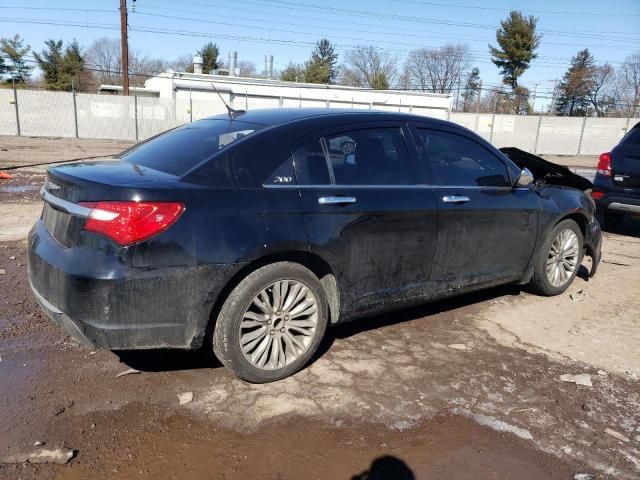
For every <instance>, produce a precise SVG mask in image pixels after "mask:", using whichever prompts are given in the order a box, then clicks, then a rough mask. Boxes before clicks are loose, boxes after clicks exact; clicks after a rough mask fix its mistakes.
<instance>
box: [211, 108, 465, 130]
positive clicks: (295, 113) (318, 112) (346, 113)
mask: <svg viewBox="0 0 640 480" xmlns="http://www.w3.org/2000/svg"><path fill="white" fill-rule="evenodd" d="M332 116H335V117H339V118H340V120H346V119H353V121H374V120H399V121H410V120H417V121H421V122H429V123H434V124H440V125H442V126H445V125H446V126H452V125H455V124H452V123H450V122H447V121H444V120H439V119H436V118H432V117H425V116H422V115H412V114H408V113H398V112H386V111H382V110H357V109H356V110H353V109H349V108H265V109H256V110H248V111H246V112H244V113H241V114H240V115H236V116H235V117H234V119H235V120H238V121H242V122H248V123H255V124H260V125H265V126H276V125H281V124H284V123H290V122H296V121H303V120H306V119H312V118H318V117H325V118H328V117H332ZM345 117H346V118H345ZM349 117H350V118H349ZM228 118H229V116H228V115H226V114H222V115H216V116H213V117H208V118H207V120H214V119H215V120H223V119H228Z"/></svg>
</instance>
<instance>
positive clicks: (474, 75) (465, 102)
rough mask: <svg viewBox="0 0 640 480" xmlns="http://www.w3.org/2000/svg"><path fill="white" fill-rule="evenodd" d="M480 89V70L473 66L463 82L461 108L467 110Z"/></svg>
mask: <svg viewBox="0 0 640 480" xmlns="http://www.w3.org/2000/svg"><path fill="white" fill-rule="evenodd" d="M479 91H480V70H479V69H478V67H473V68H472V69H471V72H469V75H468V76H467V81H466V82H465V84H464V89H463V90H462V95H461V96H462V110H463V111H465V112H466V111H467V108H469V107H470V106H471V105H472V104H473V102H474V101H475V100H476V96H477V95H478V93H479Z"/></svg>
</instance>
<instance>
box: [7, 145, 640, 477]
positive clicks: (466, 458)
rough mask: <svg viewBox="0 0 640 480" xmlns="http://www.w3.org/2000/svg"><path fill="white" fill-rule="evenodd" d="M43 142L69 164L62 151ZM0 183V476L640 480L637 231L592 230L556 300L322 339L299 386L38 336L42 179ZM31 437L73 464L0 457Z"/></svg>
mask: <svg viewBox="0 0 640 480" xmlns="http://www.w3.org/2000/svg"><path fill="white" fill-rule="evenodd" d="M4 138H6V137H4ZM4 138H3V137H0V147H2V145H1V144H2V142H3V141H4ZM27 143H28V141H27ZM98 143H100V142H98ZM14 145H17V146H19V145H18V144H14ZM10 148H13V147H10ZM10 148H7V150H8V151H9V150H10ZM43 148H47V149H49V151H50V152H52V153H51V157H52V158H56V159H57V160H59V159H64V158H75V157H71V155H74V154H75V146H74V145H73V142H71V141H69V140H64V141H61V143H57V141H55V140H49V141H48V143H46V146H45V147H43ZM82 148H83V149H85V151H86V152H87V153H88V154H91V155H93V154H96V152H99V151H101V149H102V148H103V145H98V146H95V147H93V146H91V144H90V142H83V145H82ZM0 149H1V148H0ZM12 151H19V152H21V153H18V154H15V155H14V156H15V157H19V158H17V160H18V161H19V162H21V164H30V163H37V162H35V161H33V160H35V159H36V157H30V156H29V155H30V154H29V153H28V152H27V151H26V150H24V149H23V150H12ZM3 153H4V154H6V153H7V152H3ZM65 155H66V157H65ZM0 158H1V159H2V161H5V162H6V161H9V160H11V159H10V158H8V157H0ZM14 160H16V159H14ZM0 165H1V164H0ZM0 170H1V168H0ZM13 173H15V174H16V177H15V178H14V179H13V180H9V181H0V182H1V183H0V213H2V215H0V269H1V270H4V272H5V273H4V274H0V408H1V409H2V415H0V478H11V479H13V478H15V479H17V478H21V479H28V478H63V479H80V478H132V477H137V478H185V477H190V478H215V479H218V478H219V479H231V478H257V479H288V478H318V479H321V478H344V479H350V478H355V479H379V478H384V479H386V478H393V479H405V478H406V479H410V478H456V479H458V478H459V479H467V478H468V479H472V478H473V479H504V478H514V479H515V478H517V479H539V478H545V479H546V478H558V479H571V478H573V476H574V475H575V474H580V473H585V474H592V475H594V476H595V477H594V478H628V479H632V478H638V477H640V354H639V353H638V346H639V345H640V318H639V317H638V315H637V312H638V311H639V310H640V309H639V307H640V299H639V298H638V296H637V292H638V291H639V289H640V220H630V221H628V222H627V223H626V224H624V225H623V226H622V227H621V229H620V230H619V231H617V232H616V233H606V234H605V242H604V260H603V263H602V264H601V265H600V271H599V273H598V275H597V276H596V277H595V278H593V279H591V280H589V281H587V280H586V279H585V278H584V276H583V277H581V278H578V279H576V281H575V282H574V285H573V286H572V287H571V288H570V290H569V291H568V292H567V293H566V294H564V295H561V296H559V297H554V298H540V297H535V296H533V295H530V294H528V293H525V292H524V291H522V290H520V289H518V288H515V287H502V288H497V289H493V290H490V291H486V292H482V293H478V294H473V295H467V296H464V297H460V298H457V299H453V300H448V301H444V302H438V303H435V304H431V305H427V306H424V307H421V308H417V309H412V310H405V311H401V312H397V313H393V314H388V315H384V316H379V317H374V318H369V319H363V320H360V321H359V322H355V323H352V324H348V325H345V326H341V327H337V328H334V329H331V330H330V332H329V334H328V336H327V338H326V340H325V342H324V343H323V345H322V347H321V349H320V352H319V353H318V355H317V356H316V358H315V360H314V362H313V363H312V364H311V365H310V366H309V367H308V368H306V369H305V370H303V371H302V372H300V373H299V374H297V375H295V376H294V377H292V378H289V379H286V380H284V381H281V382H277V383H274V384H269V385H250V384H247V383H244V382H242V381H241V380H238V379H237V378H235V377H234V376H233V375H232V374H231V373H230V372H228V371H227V370H225V369H224V368H222V367H220V365H219V364H218V363H217V361H215V360H214V359H213V357H212V355H211V354H210V352H209V351H208V350H206V349H205V350H203V351H201V352H180V351H149V352H128V353H127V352H117V353H113V352H107V351H92V350H90V349H87V348H84V347H82V346H79V345H78V344H76V343H75V342H73V341H72V340H70V339H69V338H68V337H67V336H66V335H65V334H64V332H63V331H62V330H60V329H59V328H58V327H56V326H55V325H54V324H52V323H51V322H50V321H49V320H48V319H47V318H46V317H45V316H44V314H43V313H41V312H40V310H39V308H38V307H37V305H36V303H35V301H34V300H33V298H32V297H31V294H30V291H29V287H28V280H27V277H26V267H25V263H26V261H25V241H24V236H25V234H26V231H28V228H29V226H30V224H31V223H32V222H33V219H34V218H35V217H37V215H38V213H39V208H40V207H39V205H38V203H37V190H38V189H39V186H40V185H41V183H42V179H43V170H42V168H40V167H32V168H28V169H20V170H17V171H15V170H14V171H13ZM7 187H11V188H7ZM25 187H28V188H25ZM31 187H33V188H31ZM1 270H0V272H1ZM129 368H135V369H137V370H139V371H140V373H137V374H131V375H126V376H122V377H116V375H117V374H118V373H120V372H123V371H125V370H127V369H129ZM565 374H574V375H575V374H584V375H588V377H587V379H588V380H589V381H588V382H586V383H590V384H591V386H588V385H577V384H575V383H571V382H565V381H562V380H561V376H562V375H565ZM183 392H193V402H191V403H188V404H186V405H183V406H180V405H179V403H178V396H177V395H178V394H180V393H183ZM34 442H44V443H45V445H44V447H67V448H70V449H73V450H74V451H75V456H74V458H73V459H72V460H71V461H70V462H69V463H68V464H66V465H55V464H31V463H6V462H5V463H2V460H5V461H6V460H13V461H16V460H18V461H19V460H21V458H20V457H23V456H24V455H25V454H28V453H29V452H32V451H35V450H37V448H41V447H34ZM578 478H580V477H578ZM584 478H586V477H584Z"/></svg>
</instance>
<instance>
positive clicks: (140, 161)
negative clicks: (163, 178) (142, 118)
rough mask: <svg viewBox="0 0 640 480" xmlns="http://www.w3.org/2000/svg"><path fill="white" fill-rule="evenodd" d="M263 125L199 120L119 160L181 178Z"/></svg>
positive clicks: (168, 133)
mask: <svg viewBox="0 0 640 480" xmlns="http://www.w3.org/2000/svg"><path fill="white" fill-rule="evenodd" d="M262 128H264V126H263V125H257V124H255V123H247V122H240V121H236V120H234V121H229V120H200V121H198V122H194V123H189V124H187V125H183V126H181V127H178V128H176V129H174V130H171V131H170V132H167V133H165V134H163V135H160V136H159V137H156V138H154V139H153V140H149V141H148V142H145V143H143V144H141V145H140V146H138V147H136V148H134V149H133V150H131V151H130V152H129V153H125V154H124V155H123V156H122V160H125V161H127V162H131V163H135V164H136V165H142V166H144V167H148V168H153V169H154V170H159V171H161V172H166V173H170V174H172V175H176V176H181V175H184V174H185V173H187V172H188V171H189V170H191V169H192V168H193V167H195V166H196V165H198V164H199V163H201V162H203V161H204V160H206V159H208V158H210V157H212V156H213V155H214V154H215V153H216V152H218V151H220V150H221V149H223V148H224V147H226V146H228V145H230V144H232V143H233V142H235V141H236V140H240V139H241V138H242V137H246V136H247V135H251V134H252V133H253V132H255V131H257V130H260V129H262Z"/></svg>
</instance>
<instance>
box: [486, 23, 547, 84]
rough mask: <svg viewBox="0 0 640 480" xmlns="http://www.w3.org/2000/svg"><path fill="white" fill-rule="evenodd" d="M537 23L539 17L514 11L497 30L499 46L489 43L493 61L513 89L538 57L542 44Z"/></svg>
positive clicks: (504, 80) (505, 81)
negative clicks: (537, 33) (537, 31)
mask: <svg viewBox="0 0 640 480" xmlns="http://www.w3.org/2000/svg"><path fill="white" fill-rule="evenodd" d="M537 23H538V19H537V18H535V17H533V16H529V17H525V16H524V15H522V13H521V12H517V11H512V12H511V13H510V14H509V17H508V18H507V19H506V20H502V21H501V22H500V28H499V29H498V30H497V31H496V40H497V42H498V47H499V48H496V47H492V46H491V45H489V51H490V53H491V57H492V58H491V61H492V62H493V63H494V64H495V65H496V66H497V67H498V68H500V74H501V75H502V76H503V82H504V83H505V84H507V85H510V86H511V88H512V89H515V88H517V86H518V78H519V77H520V76H521V75H522V74H523V73H524V72H525V71H526V70H527V69H528V68H529V64H530V63H531V60H533V59H534V58H536V57H537V54H536V53H535V51H536V49H537V48H538V45H539V44H540V36H539V35H536V24H537Z"/></svg>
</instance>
